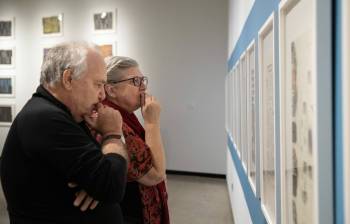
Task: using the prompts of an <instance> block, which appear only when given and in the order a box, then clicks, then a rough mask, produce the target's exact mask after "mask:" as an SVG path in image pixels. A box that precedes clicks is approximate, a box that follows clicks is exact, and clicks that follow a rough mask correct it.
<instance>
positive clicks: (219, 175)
mask: <svg viewBox="0 0 350 224" xmlns="http://www.w3.org/2000/svg"><path fill="white" fill-rule="evenodd" d="M166 173H167V174H174V175H185V176H199V177H211V178H221V179H226V175H224V174H213V173H200V172H189V171H178V170H167V171H166Z"/></svg>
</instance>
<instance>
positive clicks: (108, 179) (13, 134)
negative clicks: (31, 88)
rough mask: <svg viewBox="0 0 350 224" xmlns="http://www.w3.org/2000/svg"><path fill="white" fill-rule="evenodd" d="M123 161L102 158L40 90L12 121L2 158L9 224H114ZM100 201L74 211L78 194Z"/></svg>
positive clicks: (98, 149)
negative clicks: (86, 194)
mask: <svg viewBox="0 0 350 224" xmlns="http://www.w3.org/2000/svg"><path fill="white" fill-rule="evenodd" d="M126 172H127V165H126V160H125V159H124V158H123V157H122V156H120V155H118V154H114V153H110V154H106V155H104V154H103V153H102V151H101V147H100V146H99V144H98V143H97V142H96V141H95V139H94V138H93V137H92V136H91V135H90V132H89V130H88V128H87V127H86V125H85V124H84V123H83V122H82V123H80V124H78V123H76V122H75V121H74V120H73V117H72V115H71V114H70V112H69V110H68V108H67V107H66V106H65V105H64V104H62V103H61V102H60V101H58V100H57V99H56V98H55V97H54V96H52V95H51V94H50V93H49V92H48V91H47V90H46V89H45V88H43V87H42V86H39V87H38V89H37V91H36V93H34V94H33V97H32V98H31V99H30V100H29V101H28V102H27V104H26V105H25V106H24V107H23V109H22V110H21V111H20V113H19V114H18V115H17V117H16V118H15V120H14V122H13V124H12V126H11V128H10V131H9V133H8V136H7V139H6V142H5V145H4V148H3V151H2V156H1V166H0V175H1V184H2V187H3V191H4V194H5V198H6V201H7V206H8V211H9V216H10V221H11V223H16V224H22V223H25V224H31V223H33V224H34V223H35V224H41V223H45V224H51V223H55V224H56V223H57V224H58V223H59V224H70V223H72V224H73V223H74V224H77V223H82V224H85V223H88V224H90V223H91V224H100V223H103V224H109V223H111V224H112V223H113V224H117V223H122V214H121V210H120V207H119V202H120V201H121V199H122V197H123V194H124V191H125V185H126ZM69 182H75V183H77V184H78V186H79V188H80V189H84V190H86V192H87V193H88V194H89V195H90V196H92V197H93V198H94V199H96V200H98V201H100V202H99V205H98V206H97V208H96V209H94V210H88V211H86V212H82V211H80V210H79V208H77V207H74V206H73V202H74V199H75V193H76V192H77V191H78V190H79V188H74V189H72V188H70V187H68V183H69Z"/></svg>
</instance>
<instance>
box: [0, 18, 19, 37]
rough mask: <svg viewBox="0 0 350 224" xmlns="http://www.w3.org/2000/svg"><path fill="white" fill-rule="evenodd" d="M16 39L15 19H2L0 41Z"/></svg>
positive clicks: (0, 20)
mask: <svg viewBox="0 0 350 224" xmlns="http://www.w3.org/2000/svg"><path fill="white" fill-rule="evenodd" d="M14 38H15V17H7V18H3V17H1V18H0V40H9V39H14Z"/></svg>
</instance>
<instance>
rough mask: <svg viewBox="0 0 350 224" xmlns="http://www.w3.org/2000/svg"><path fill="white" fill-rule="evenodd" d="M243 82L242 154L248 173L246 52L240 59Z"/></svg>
mask: <svg viewBox="0 0 350 224" xmlns="http://www.w3.org/2000/svg"><path fill="white" fill-rule="evenodd" d="M239 69H240V80H241V85H240V87H241V103H240V104H239V105H240V108H241V152H242V164H243V168H244V171H245V172H246V173H248V149H247V59H246V52H243V53H242V55H241V58H240V67H239Z"/></svg>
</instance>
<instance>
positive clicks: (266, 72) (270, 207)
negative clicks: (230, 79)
mask: <svg viewBox="0 0 350 224" xmlns="http://www.w3.org/2000/svg"><path fill="white" fill-rule="evenodd" d="M274 26H275V25H274V12H273V13H272V14H271V15H270V16H269V17H268V18H267V20H266V22H265V23H264V25H263V26H262V27H261V29H260V30H259V32H258V47H259V48H258V52H259V62H258V63H259V123H260V130H259V133H260V192H261V203H262V205H261V207H262V211H263V214H264V215H265V218H266V221H267V223H269V224H275V223H276V210H277V209H276V170H275V167H276V166H275V158H276V145H275V139H276V130H275V59H274V57H275V56H274V55H275V53H274V52H275V40H274V36H275V35H274V33H275V29H274Z"/></svg>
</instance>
